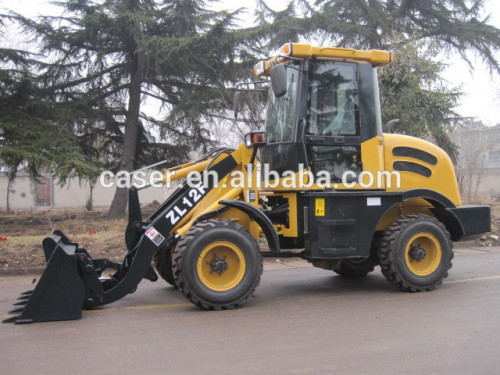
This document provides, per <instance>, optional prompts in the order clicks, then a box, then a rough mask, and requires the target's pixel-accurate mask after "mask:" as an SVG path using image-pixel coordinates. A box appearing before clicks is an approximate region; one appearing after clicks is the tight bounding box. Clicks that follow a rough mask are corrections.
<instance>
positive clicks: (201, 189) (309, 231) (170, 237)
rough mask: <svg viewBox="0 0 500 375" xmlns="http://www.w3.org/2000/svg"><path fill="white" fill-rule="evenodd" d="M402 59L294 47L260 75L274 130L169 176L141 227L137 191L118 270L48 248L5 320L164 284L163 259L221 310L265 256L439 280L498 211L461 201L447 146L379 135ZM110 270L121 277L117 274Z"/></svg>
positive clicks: (27, 319)
mask: <svg viewBox="0 0 500 375" xmlns="http://www.w3.org/2000/svg"><path fill="white" fill-rule="evenodd" d="M393 60H394V55H393V54H392V53H391V52H388V51H377V50H372V51H359V50H352V49H341V48H331V47H315V46H311V45H309V44H291V43H289V44H285V45H284V46H283V47H282V48H281V49H280V51H279V54H278V55H277V56H275V57H272V58H271V59H269V60H267V61H263V62H260V63H259V64H257V65H256V66H255V68H254V71H255V74H256V75H257V76H259V77H270V79H268V80H267V81H268V82H270V88H269V95H268V105H267V114H266V129H265V132H255V133H250V134H248V135H247V137H246V141H245V144H242V145H240V146H239V147H238V148H237V149H236V150H229V149H216V150H214V151H212V152H210V153H208V154H207V155H205V156H203V157H202V158H201V159H200V160H198V161H194V162H190V163H187V164H184V165H181V166H178V167H175V168H171V169H169V170H165V176H166V177H167V175H168V177H169V179H170V180H179V181H180V185H179V187H178V189H177V190H176V191H175V192H174V193H173V194H172V195H171V196H170V197H169V198H168V199H167V200H166V201H165V202H163V203H162V204H161V206H160V207H159V208H158V209H157V210H156V212H154V213H153V214H152V215H151V216H150V217H149V218H147V219H145V220H144V219H143V218H142V215H141V210H140V204H139V197H138V191H139V189H137V188H130V189H129V223H128V226H127V228H126V233H125V242H126V245H127V248H128V253H127V255H126V256H125V259H124V260H123V262H122V263H121V264H115V263H112V262H110V261H108V260H106V259H93V258H92V257H91V256H90V255H89V253H88V252H87V251H86V250H85V249H83V248H81V247H80V246H79V245H78V244H76V243H73V242H71V241H70V240H69V239H68V238H67V237H66V236H65V235H64V234H63V233H62V232H60V231H56V232H54V235H53V236H52V237H49V238H46V239H45V240H44V241H43V248H44V251H45V256H46V259H47V262H48V264H47V268H46V270H45V272H44V273H43V274H42V276H41V278H40V280H39V283H38V284H37V286H36V287H35V289H34V290H33V291H29V292H26V293H24V294H23V296H22V297H21V302H20V303H19V305H20V306H23V307H20V308H19V309H18V310H15V311H13V312H12V313H13V314H18V315H16V316H13V317H11V318H10V319H8V321H10V322H15V323H31V322H38V321H51V320H67V319H77V318H80V317H81V311H82V309H90V308H93V307H97V306H101V305H104V304H109V303H112V302H114V301H116V300H118V299H120V298H122V297H124V296H126V295H127V294H129V293H132V292H134V291H135V290H136V288H137V286H138V284H139V282H140V281H141V280H142V279H143V278H146V279H149V280H151V281H156V279H157V278H158V277H157V275H156V272H155V271H154V270H153V268H152V261H153V260H154V263H155V265H156V269H157V271H158V272H159V273H160V275H161V276H162V278H163V279H165V280H166V281H167V282H168V283H170V284H172V285H175V286H176V287H177V288H178V289H179V290H180V291H181V292H182V293H183V294H184V295H185V296H186V298H188V299H189V300H190V301H192V302H193V303H194V304H195V305H197V306H200V307H202V308H204V309H214V310H220V309H230V308H234V307H235V306H238V305H240V304H242V303H244V302H245V300H247V299H248V298H249V297H250V296H251V295H252V294H253V293H254V290H255V289H256V287H257V286H258V284H259V281H260V276H261V274H262V259H263V257H264V256H269V257H300V258H303V259H306V260H307V261H309V262H310V263H312V265H313V266H316V267H320V268H324V269H327V270H331V271H334V272H336V273H338V274H340V275H342V276H344V277H362V276H365V275H366V274H367V273H369V272H371V271H373V269H374V267H375V266H376V265H380V267H381V269H382V273H383V274H384V276H385V277H386V278H387V280H388V281H389V282H390V283H392V284H393V285H395V286H396V287H399V288H401V289H402V290H406V291H411V292H418V291H425V290H431V289H433V288H435V287H436V286H438V285H439V284H441V282H442V280H443V279H444V278H445V277H447V276H448V270H449V269H450V268H451V262H452V259H453V250H452V244H453V243H452V241H459V240H463V239H465V238H469V237H471V236H475V235H478V234H481V233H484V232H488V231H490V208H489V207H488V206H464V205H462V202H461V200H460V195H459V191H458V187H457V182H456V177H455V173H454V170H453V165H452V163H451V161H450V158H449V157H448V155H447V154H446V153H445V152H444V151H443V150H441V149H440V148H438V147H437V146H435V145H433V144H431V143H429V142H426V141H423V140H420V139H416V138H413V137H409V136H403V135H396V134H383V132H382V123H381V121H382V120H381V110H380V99H379V93H378V83H377V67H378V66H383V65H386V64H389V63H391V61H393ZM193 176H194V178H193ZM165 180H167V178H165ZM261 238H262V239H265V240H266V241H267V244H268V246H269V251H266V252H262V251H261V249H260V247H259V244H258V242H257V241H258V240H260V239H261ZM106 268H114V269H115V273H114V274H113V275H112V276H111V277H109V278H103V277H102V273H103V270H104V269H106Z"/></svg>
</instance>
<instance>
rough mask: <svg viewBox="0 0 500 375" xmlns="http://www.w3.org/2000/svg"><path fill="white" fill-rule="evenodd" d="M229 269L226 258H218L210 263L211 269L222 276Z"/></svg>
mask: <svg viewBox="0 0 500 375" xmlns="http://www.w3.org/2000/svg"><path fill="white" fill-rule="evenodd" d="M227 267H228V265H227V262H226V257H223V258H219V257H217V256H216V257H214V258H213V259H212V260H211V261H210V269H211V270H212V271H213V272H217V273H218V274H219V275H222V274H223V273H224V272H225V271H226V270H227Z"/></svg>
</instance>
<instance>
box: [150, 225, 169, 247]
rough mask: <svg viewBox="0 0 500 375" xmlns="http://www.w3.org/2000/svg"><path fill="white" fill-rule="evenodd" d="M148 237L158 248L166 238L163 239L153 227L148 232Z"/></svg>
mask: <svg viewBox="0 0 500 375" xmlns="http://www.w3.org/2000/svg"><path fill="white" fill-rule="evenodd" d="M146 237H147V238H149V239H150V240H151V241H153V243H154V244H155V245H156V246H160V244H161V243H162V242H163V240H164V239H165V237H163V236H162V235H161V234H160V233H158V231H157V230H156V229H155V228H153V227H151V228H149V229H148V230H147V231H146Z"/></svg>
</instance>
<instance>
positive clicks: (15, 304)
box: [14, 300, 28, 306]
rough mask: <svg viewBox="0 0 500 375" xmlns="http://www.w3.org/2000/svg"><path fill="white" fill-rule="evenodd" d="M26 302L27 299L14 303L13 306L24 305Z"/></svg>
mask: <svg viewBox="0 0 500 375" xmlns="http://www.w3.org/2000/svg"><path fill="white" fill-rule="evenodd" d="M27 304H28V300H26V301H21V302H17V303H14V306H26V305H27Z"/></svg>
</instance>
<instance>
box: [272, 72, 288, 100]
mask: <svg viewBox="0 0 500 375" xmlns="http://www.w3.org/2000/svg"><path fill="white" fill-rule="evenodd" d="M271 86H272V87H273V93H274V96H276V97H277V98H279V97H281V96H283V95H285V94H286V68H285V64H277V65H275V66H273V67H272V68H271Z"/></svg>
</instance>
